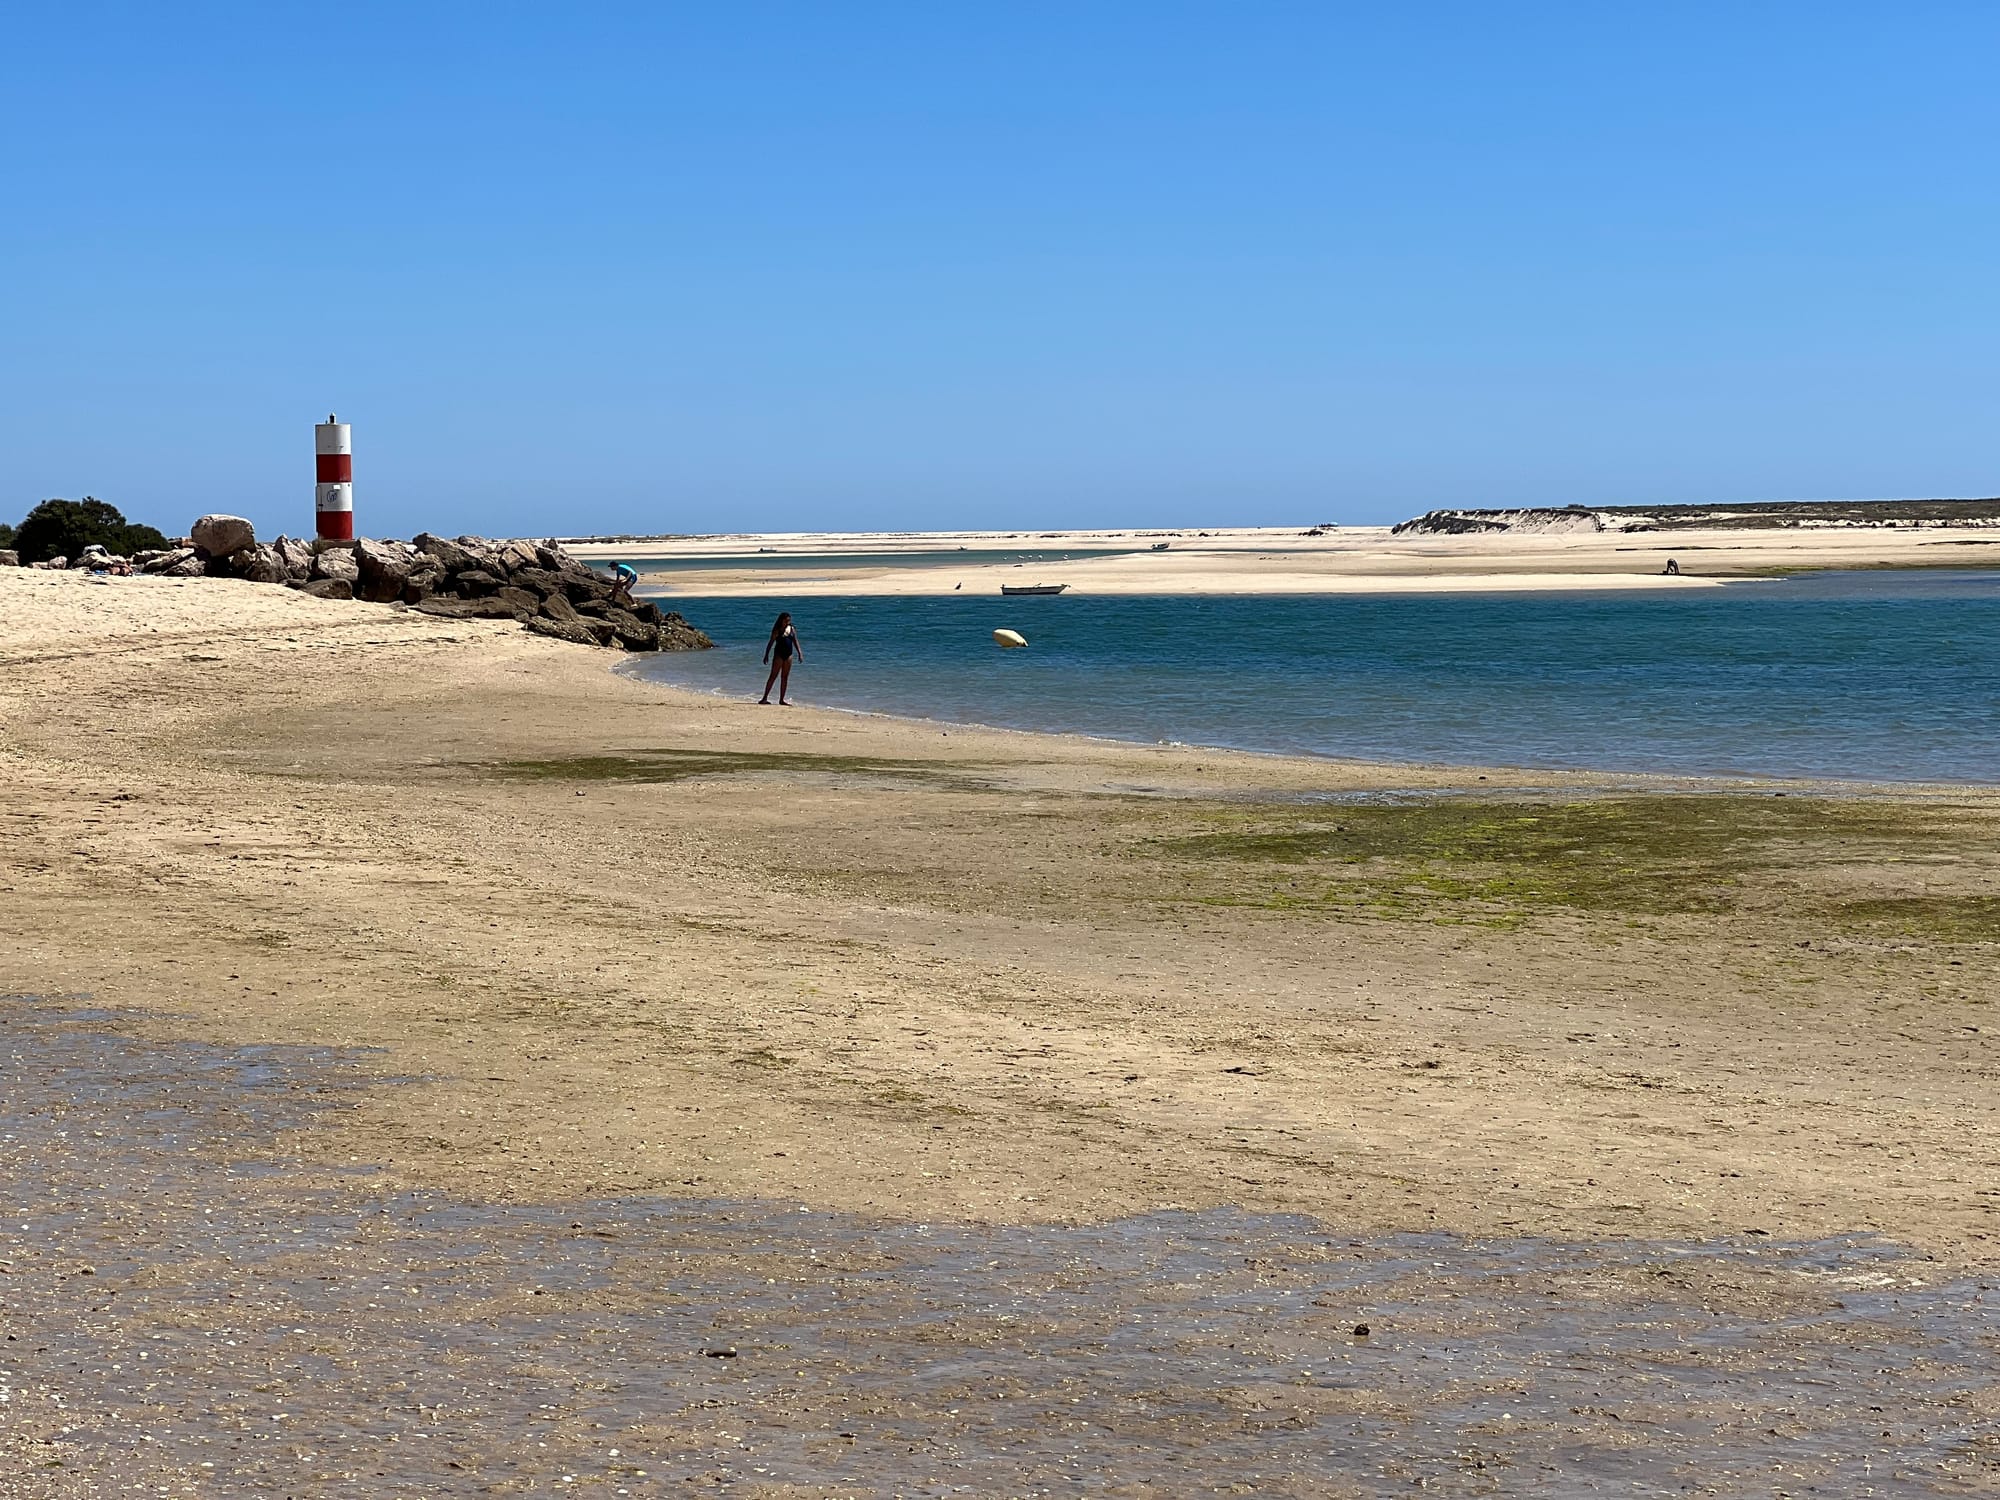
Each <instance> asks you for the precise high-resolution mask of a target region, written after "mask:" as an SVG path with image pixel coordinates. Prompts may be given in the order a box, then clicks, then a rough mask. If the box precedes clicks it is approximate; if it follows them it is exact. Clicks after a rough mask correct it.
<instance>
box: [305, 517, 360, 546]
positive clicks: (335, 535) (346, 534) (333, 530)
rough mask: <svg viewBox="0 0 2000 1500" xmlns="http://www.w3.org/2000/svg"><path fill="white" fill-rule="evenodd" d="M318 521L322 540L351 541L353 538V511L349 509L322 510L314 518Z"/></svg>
mask: <svg viewBox="0 0 2000 1500" xmlns="http://www.w3.org/2000/svg"><path fill="white" fill-rule="evenodd" d="M314 519H315V520H317V522H318V523H319V527H318V529H319V535H320V539H321V540H322V541H328V542H351V541H353V540H354V512H353V511H351V510H323V511H321V512H320V513H319V514H318V516H317V517H315V518H314Z"/></svg>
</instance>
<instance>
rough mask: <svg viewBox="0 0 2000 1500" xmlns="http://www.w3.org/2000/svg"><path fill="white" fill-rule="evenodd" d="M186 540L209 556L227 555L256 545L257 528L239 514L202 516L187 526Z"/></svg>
mask: <svg viewBox="0 0 2000 1500" xmlns="http://www.w3.org/2000/svg"><path fill="white" fill-rule="evenodd" d="M188 540H189V541H190V542H192V543H193V544H194V545H195V547H196V548H198V549H199V550H201V551H203V552H206V553H207V554H208V555H209V556H210V557H227V556H229V555H230V553H232V552H241V551H242V550H243V549H244V548H245V547H254V546H256V545H257V529H256V528H255V527H254V526H252V525H251V524H250V523H249V522H248V521H246V520H244V519H243V517H241V516H203V517H202V518H201V519H200V520H198V521H196V522H195V523H194V525H192V526H190V527H189V528H188Z"/></svg>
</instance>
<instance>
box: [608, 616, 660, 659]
mask: <svg viewBox="0 0 2000 1500" xmlns="http://www.w3.org/2000/svg"><path fill="white" fill-rule="evenodd" d="M603 618H604V623H605V624H607V625H609V626H610V627H611V634H612V635H613V636H614V637H616V638H617V641H618V644H619V645H621V646H623V647H624V648H625V649H626V650H627V651H657V650H658V649H659V648H660V628H659V626H657V625H648V624H647V623H646V622H645V621H644V620H642V619H640V618H639V617H638V616H637V615H635V614H633V613H632V612H631V611H630V610H624V609H607V610H605V612H604V616H603Z"/></svg>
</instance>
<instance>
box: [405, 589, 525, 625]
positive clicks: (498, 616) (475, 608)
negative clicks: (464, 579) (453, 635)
mask: <svg viewBox="0 0 2000 1500" xmlns="http://www.w3.org/2000/svg"><path fill="white" fill-rule="evenodd" d="M417 609H418V610H419V612H421V613H423V614H427V615H436V616H438V618H440V619H444V620H512V619H514V618H516V614H515V611H514V607H513V606H512V605H511V604H509V603H508V602H507V601H506V600H504V599H499V598H490V599H453V598H449V597H447V596H446V595H444V594H433V595H431V597H430V598H428V599H426V600H424V602H423V603H421V604H419V605H418V606H417Z"/></svg>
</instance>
